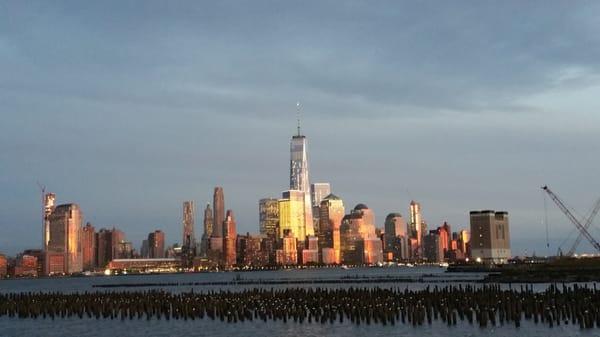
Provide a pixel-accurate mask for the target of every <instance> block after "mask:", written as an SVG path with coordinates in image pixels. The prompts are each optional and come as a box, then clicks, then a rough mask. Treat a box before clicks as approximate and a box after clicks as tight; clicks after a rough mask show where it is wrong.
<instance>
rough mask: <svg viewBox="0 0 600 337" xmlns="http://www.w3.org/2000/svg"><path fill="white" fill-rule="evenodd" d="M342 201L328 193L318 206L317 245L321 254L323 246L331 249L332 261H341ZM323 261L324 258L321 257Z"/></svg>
mask: <svg viewBox="0 0 600 337" xmlns="http://www.w3.org/2000/svg"><path fill="white" fill-rule="evenodd" d="M344 214H345V209H344V202H343V201H342V199H341V198H339V197H338V196H336V195H334V194H329V195H327V196H326V197H325V198H323V200H322V201H321V204H320V208H319V230H318V231H317V232H318V238H319V246H320V248H321V254H322V255H324V253H323V252H322V250H323V249H324V248H332V249H333V254H334V257H333V262H332V263H337V264H339V263H341V241H340V227H341V225H342V219H343V218H344ZM322 259H323V263H325V258H324V257H323V258H322Z"/></svg>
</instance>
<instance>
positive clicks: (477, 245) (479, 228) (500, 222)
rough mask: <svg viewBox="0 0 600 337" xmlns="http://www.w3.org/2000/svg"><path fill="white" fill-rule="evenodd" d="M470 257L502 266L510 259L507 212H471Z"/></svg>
mask: <svg viewBox="0 0 600 337" xmlns="http://www.w3.org/2000/svg"><path fill="white" fill-rule="evenodd" d="M470 217H471V256H472V257H473V259H475V260H476V261H478V262H484V263H494V264H503V263H506V262H507V260H508V259H509V258H510V234H509V228H508V212H495V211H493V210H484V211H471V213H470Z"/></svg>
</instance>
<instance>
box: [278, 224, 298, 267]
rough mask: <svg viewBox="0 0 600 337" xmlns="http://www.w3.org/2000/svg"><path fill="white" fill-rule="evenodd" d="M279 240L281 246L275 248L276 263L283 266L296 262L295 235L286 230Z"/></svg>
mask: <svg viewBox="0 0 600 337" xmlns="http://www.w3.org/2000/svg"><path fill="white" fill-rule="evenodd" d="M281 241H282V248H281V249H278V250H277V261H276V262H277V264H280V265H285V266H289V265H296V264H298V249H297V245H296V237H295V236H294V235H293V234H292V233H291V232H290V231H286V232H285V233H284V236H283V238H282V240H281Z"/></svg>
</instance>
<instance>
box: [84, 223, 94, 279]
mask: <svg viewBox="0 0 600 337" xmlns="http://www.w3.org/2000/svg"><path fill="white" fill-rule="evenodd" d="M81 251H82V254H83V270H84V271H88V270H94V267H96V229H95V228H94V226H92V224H91V223H89V222H88V223H87V224H86V225H85V226H84V227H83V230H82V235H81Z"/></svg>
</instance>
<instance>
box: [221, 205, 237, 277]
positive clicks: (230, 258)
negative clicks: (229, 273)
mask: <svg viewBox="0 0 600 337" xmlns="http://www.w3.org/2000/svg"><path fill="white" fill-rule="evenodd" d="M223 229H224V233H223V234H224V236H223V243H224V248H223V262H224V263H225V265H226V266H233V265H235V263H236V260H237V256H236V239H237V230H236V224H235V218H234V217H233V211H232V210H230V209H229V210H227V215H226V216H225V221H224V223H223Z"/></svg>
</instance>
